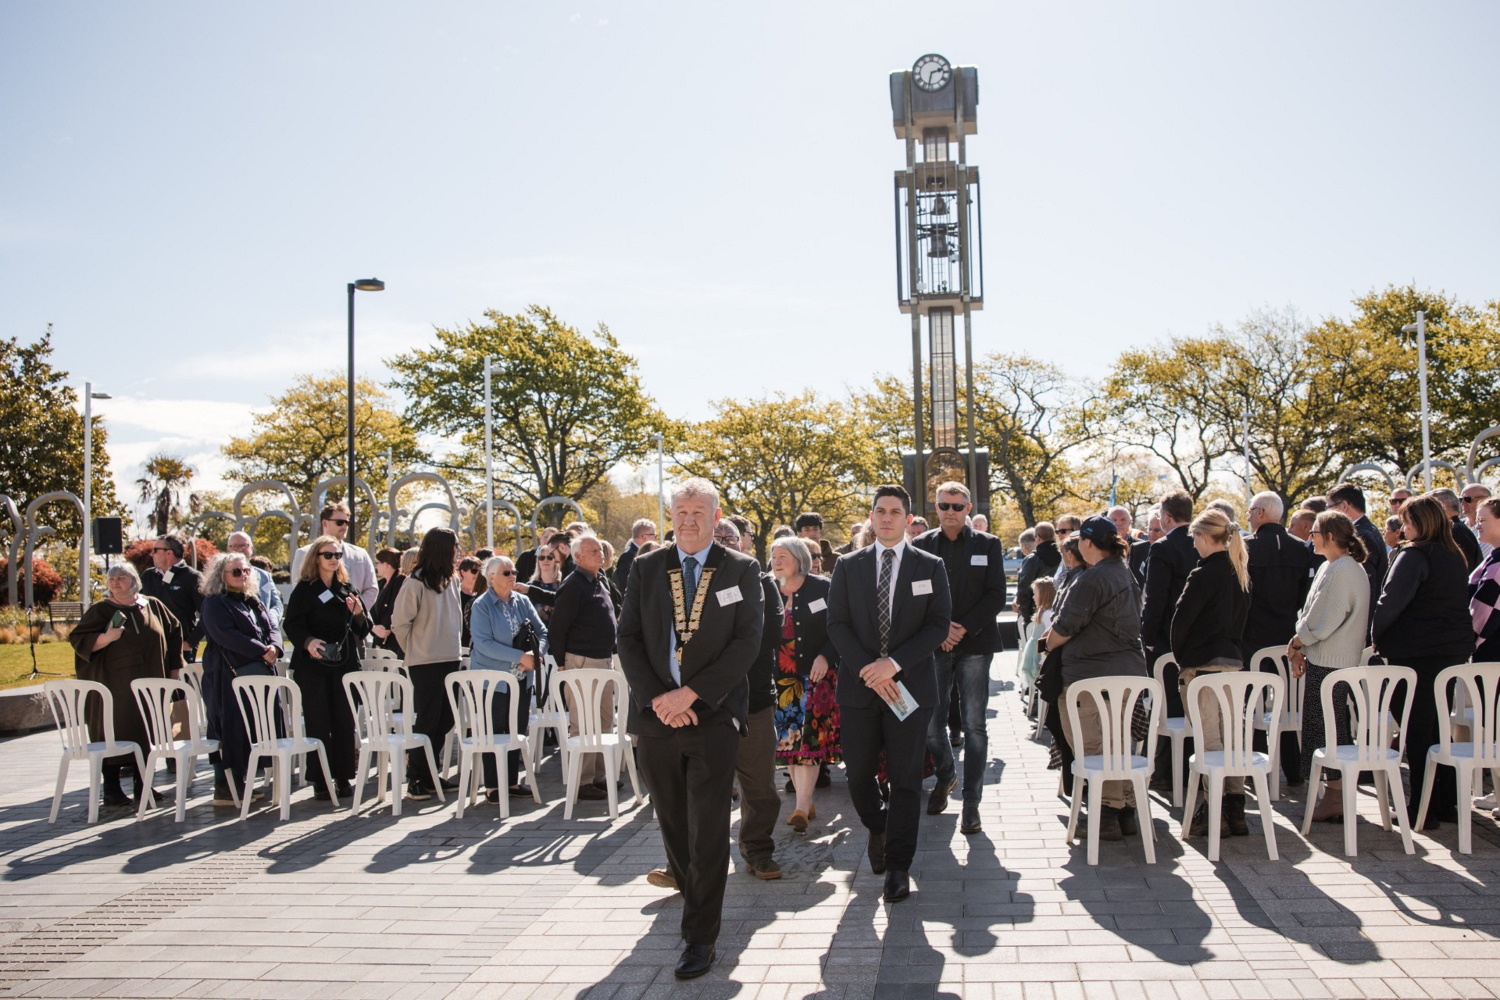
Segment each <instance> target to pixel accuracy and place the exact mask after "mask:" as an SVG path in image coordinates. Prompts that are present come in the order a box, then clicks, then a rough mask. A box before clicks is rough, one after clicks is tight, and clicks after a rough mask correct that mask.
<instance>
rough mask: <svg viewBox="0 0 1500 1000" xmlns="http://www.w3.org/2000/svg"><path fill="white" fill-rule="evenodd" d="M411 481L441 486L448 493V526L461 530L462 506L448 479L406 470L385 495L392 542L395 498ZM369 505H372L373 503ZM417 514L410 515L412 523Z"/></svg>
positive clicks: (430, 473) (395, 534) (395, 507)
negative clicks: (389, 515) (460, 515)
mask: <svg viewBox="0 0 1500 1000" xmlns="http://www.w3.org/2000/svg"><path fill="white" fill-rule="evenodd" d="M355 482H358V480H355ZM411 483H437V484H438V485H439V486H441V487H442V488H443V492H445V493H447V494H448V527H450V528H452V529H453V530H454V531H455V532H457V531H460V530H462V527H463V524H462V522H461V521H460V520H459V516H458V512H459V511H460V510H461V509H462V508H460V507H459V505H458V497H456V496H454V495H453V486H452V485H451V484H450V483H449V482H448V480H446V479H444V478H443V477H442V476H440V475H438V474H437V473H436V472H408V473H407V474H406V475H404V476H402V477H401V478H400V479H398V480H396V481H395V482H394V483H391V489H390V492H389V493H388V494H387V497H386V508H387V509H388V510H389V511H391V533H390V535H389V536H388V537H389V538H390V540H391V542H392V544H394V543H395V541H396V537H397V532H396V510H397V504H396V498H397V497H398V496H399V495H400V494H401V488H402V487H403V486H407V485H409V484H411ZM371 506H373V504H372V505H371ZM426 509H427V505H423V506H421V507H418V508H417V514H420V513H421V512H422V511H423V510H426ZM417 514H413V515H412V516H411V523H412V524H416V523H417ZM372 551H373V550H372Z"/></svg>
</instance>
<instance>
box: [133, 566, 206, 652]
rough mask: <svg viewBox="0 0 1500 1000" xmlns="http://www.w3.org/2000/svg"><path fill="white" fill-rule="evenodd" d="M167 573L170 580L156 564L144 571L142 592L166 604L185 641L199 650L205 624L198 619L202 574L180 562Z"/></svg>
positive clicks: (201, 593)
mask: <svg viewBox="0 0 1500 1000" xmlns="http://www.w3.org/2000/svg"><path fill="white" fill-rule="evenodd" d="M167 572H169V573H171V574H172V581H171V582H170V583H168V582H167V580H166V577H165V576H164V575H163V574H162V571H161V570H159V569H157V568H156V567H155V566H152V567H151V568H150V569H148V570H146V572H144V573H142V574H141V593H143V594H145V595H146V596H147V597H154V598H156V599H157V600H158V601H161V602H162V603H163V604H165V605H166V606H167V610H168V611H170V612H172V617H174V618H176V619H177V624H178V625H180V626H181V627H182V641H183V642H186V643H190V644H191V645H192V647H193V648H194V649H197V648H198V643H200V642H202V641H203V625H202V623H201V622H199V621H198V615H199V612H200V611H201V609H202V608H203V592H202V589H201V587H202V584H203V574H202V573H199V572H198V571H197V570H195V569H193V567H191V566H189V565H188V564H187V563H185V562H181V561H179V562H178V563H177V565H176V566H173V567H172V568H171V569H170V570H168V571H167Z"/></svg>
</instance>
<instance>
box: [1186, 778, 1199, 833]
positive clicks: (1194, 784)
mask: <svg viewBox="0 0 1500 1000" xmlns="http://www.w3.org/2000/svg"><path fill="white" fill-rule="evenodd" d="M1198 780H1199V778H1198V772H1197V771H1194V770H1190V771H1188V776H1187V796H1186V798H1185V799H1184V800H1183V806H1182V839H1183V840H1187V839H1188V831H1189V830H1191V829H1192V828H1193V812H1194V811H1195V810H1196V808H1197V806H1198Z"/></svg>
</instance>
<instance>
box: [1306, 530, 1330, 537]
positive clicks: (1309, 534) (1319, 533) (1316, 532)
mask: <svg viewBox="0 0 1500 1000" xmlns="http://www.w3.org/2000/svg"><path fill="white" fill-rule="evenodd" d="M1323 534H1326V532H1322V531H1309V532H1308V533H1307V537H1308V538H1311V537H1312V536H1313V535H1323Z"/></svg>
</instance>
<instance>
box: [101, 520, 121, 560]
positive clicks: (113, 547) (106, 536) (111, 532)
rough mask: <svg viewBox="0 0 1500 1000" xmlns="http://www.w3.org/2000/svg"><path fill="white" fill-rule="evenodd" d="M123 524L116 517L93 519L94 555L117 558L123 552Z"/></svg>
mask: <svg viewBox="0 0 1500 1000" xmlns="http://www.w3.org/2000/svg"><path fill="white" fill-rule="evenodd" d="M123 525H124V522H123V521H122V520H121V519H120V518H118V517H96V518H94V538H93V547H94V553H95V554H96V555H101V556H117V555H119V554H120V553H122V552H124V551H125V534H124V530H123Z"/></svg>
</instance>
